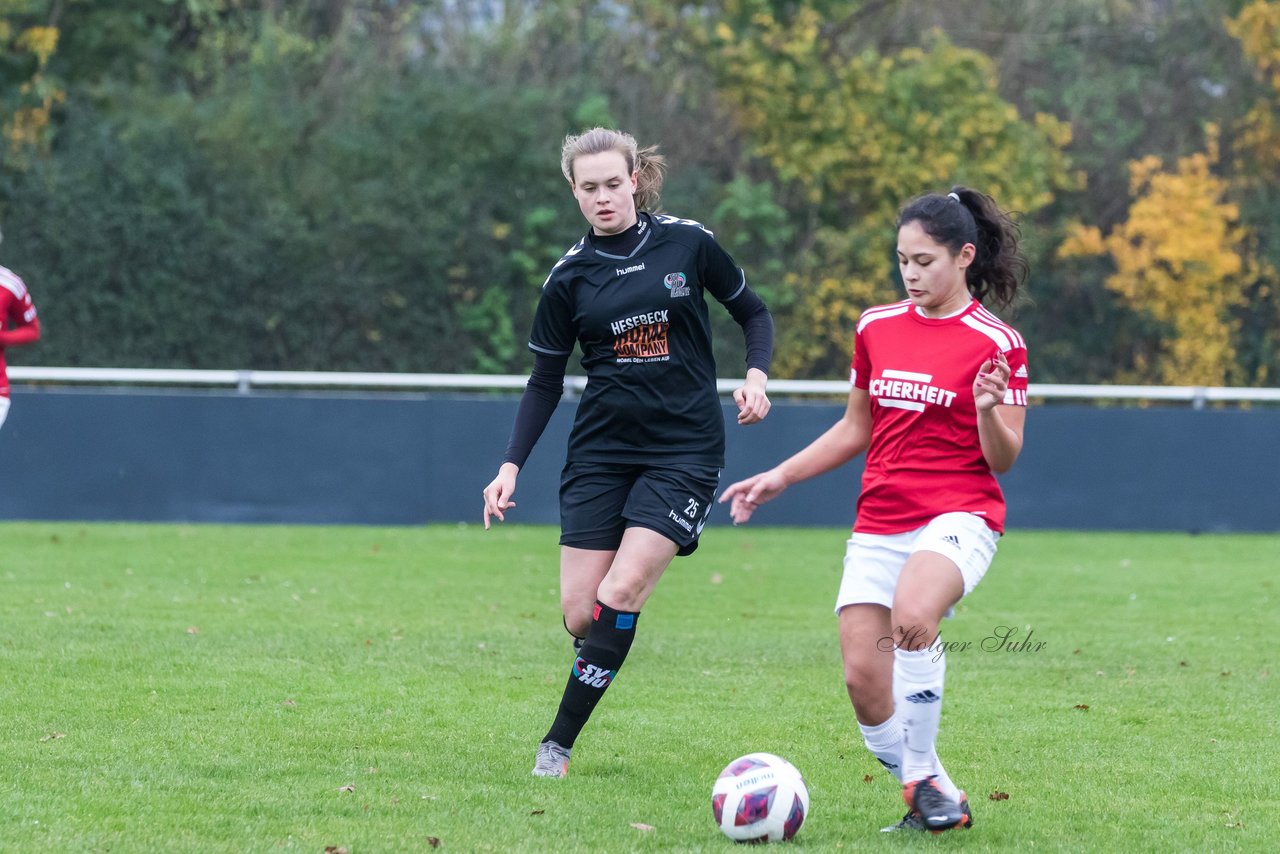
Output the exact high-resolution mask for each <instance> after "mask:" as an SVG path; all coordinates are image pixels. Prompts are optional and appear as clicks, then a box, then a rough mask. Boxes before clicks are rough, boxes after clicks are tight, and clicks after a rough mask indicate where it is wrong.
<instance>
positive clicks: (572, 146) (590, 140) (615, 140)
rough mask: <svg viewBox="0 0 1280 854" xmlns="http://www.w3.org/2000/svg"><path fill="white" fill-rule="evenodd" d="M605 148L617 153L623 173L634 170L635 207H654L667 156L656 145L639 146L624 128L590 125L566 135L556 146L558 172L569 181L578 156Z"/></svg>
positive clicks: (643, 208)
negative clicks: (621, 161) (560, 143)
mask: <svg viewBox="0 0 1280 854" xmlns="http://www.w3.org/2000/svg"><path fill="white" fill-rule="evenodd" d="M606 151H616V152H618V153H619V154H621V155H622V156H623V158H624V159H625V160H626V161H627V172H628V173H631V172H635V173H636V191H635V194H634V198H635V201H636V210H644V211H652V210H657V207H658V194H659V192H660V191H661V190H662V179H663V178H665V177H666V174H667V158H665V157H663V156H662V155H661V154H659V153H658V146H656V145H651V146H649V147H648V148H640V147H639V146H638V145H637V143H636V140H635V137H633V136H632V135H631V134H629V133H626V132H625V131H620V130H610V129H608V128H592V129H591V130H588V131H583V132H582V133H580V134H570V135H569V136H566V137H565V138H564V146H563V147H562V148H561V149H560V171H561V172H563V173H564V177H565V180H567V181H568V182H569V183H570V184H572V183H573V163H574V161H575V160H577V159H578V158H579V157H583V156H585V155H588V154H602V153H604V152H606Z"/></svg>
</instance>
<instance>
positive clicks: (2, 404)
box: [0, 397, 9, 427]
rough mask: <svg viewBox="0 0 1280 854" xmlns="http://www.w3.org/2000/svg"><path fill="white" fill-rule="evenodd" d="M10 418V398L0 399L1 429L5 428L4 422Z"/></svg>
mask: <svg viewBox="0 0 1280 854" xmlns="http://www.w3.org/2000/svg"><path fill="white" fill-rule="evenodd" d="M8 417H9V398H7V397H0V427H3V426H4V420H5V419H6V418H8Z"/></svg>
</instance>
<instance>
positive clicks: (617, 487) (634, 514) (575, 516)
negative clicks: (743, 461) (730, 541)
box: [560, 463, 720, 555]
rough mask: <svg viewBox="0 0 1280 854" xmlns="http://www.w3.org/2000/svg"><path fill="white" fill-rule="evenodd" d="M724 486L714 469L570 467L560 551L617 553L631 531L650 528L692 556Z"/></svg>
mask: <svg viewBox="0 0 1280 854" xmlns="http://www.w3.org/2000/svg"><path fill="white" fill-rule="evenodd" d="M719 486H720V469H718V468H716V467H715V466H699V465H681V466H647V465H611V464H609V463H567V464H566V465H565V467H564V471H563V472H562V473H561V475H560V545H562V546H572V547H573V548H577V549H598V550H602V551H612V550H614V549H616V548H618V546H619V545H620V544H621V543H622V533H623V531H625V530H626V529H627V528H649V529H650V530H653V531H657V532H658V533H659V534H662V535H663V536H664V537H666V538H667V539H669V540H671V541H672V542H674V543H675V544H676V545H678V546H679V547H680V550H679V551H678V552H677V554H681V555H689V554H693V551H694V549H696V548H697V547H698V535H700V534H701V533H702V526H703V525H705V524H706V522H707V516H708V515H709V514H710V513H711V505H712V504H714V503H715V499H716V491H717V490H718V489H719Z"/></svg>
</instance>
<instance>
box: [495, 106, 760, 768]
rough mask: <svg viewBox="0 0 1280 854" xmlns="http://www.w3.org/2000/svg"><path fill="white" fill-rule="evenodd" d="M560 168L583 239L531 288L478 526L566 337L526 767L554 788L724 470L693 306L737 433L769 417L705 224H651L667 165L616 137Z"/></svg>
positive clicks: (711, 378) (544, 398)
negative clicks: (550, 557) (737, 375)
mask: <svg viewBox="0 0 1280 854" xmlns="http://www.w3.org/2000/svg"><path fill="white" fill-rule="evenodd" d="M560 165H561V169H562V170H563V172H564V176H565V178H567V179H568V181H569V185H570V187H572V189H573V195H574V198H576V199H577V200H578V207H579V208H580V209H581V210H582V215H583V216H584V217H585V218H586V220H587V222H588V223H590V225H591V228H590V230H588V232H587V234H586V236H585V237H583V238H582V239H581V240H579V241H578V243H577V244H576V245H574V247H573V248H572V249H570V250H569V251H568V252H566V253H565V255H564V257H563V258H561V259H560V260H559V261H558V262H557V263H556V265H555V266H554V267H553V268H552V270H551V275H549V276H548V277H547V280H546V282H545V283H543V286H542V297H541V300H540V302H539V303H538V310H537V314H536V315H535V317H534V322H533V331H532V333H531V334H530V337H529V349H530V350H532V351H533V353H534V365H533V371H532V374H531V375H530V377H529V384H528V386H527V387H526V389H525V392H524V395H523V397H522V398H521V400H520V406H519V409H518V410H517V413H516V422H515V426H514V428H513V429H512V432H511V440H510V442H509V443H508V445H507V451H506V454H505V456H504V458H503V460H504V461H503V463H502V465H501V466H500V467H499V469H498V475H497V477H495V478H494V479H493V482H492V483H490V484H489V485H488V486H486V487H485V489H484V526H485V528H486V529H487V528H488V527H489V523H490V519H491V517H492V518H497V519H499V520H505V519H506V516H505V513H506V511H507V510H508V509H510V508H511V507H514V506H515V502H514V501H512V500H511V497H512V495H513V494H514V493H515V489H516V476H517V474H518V473H519V471H520V468H521V466H523V465H524V463H525V460H526V459H527V458H528V456H529V452H530V451H531V450H532V449H533V446H534V443H535V442H537V440H538V437H539V436H541V435H542V431H543V429H544V428H545V427H546V425H547V422H548V421H549V420H550V418H551V415H552V413H553V412H554V411H555V408H556V405H557V403H559V401H560V397H561V395H562V394H563V391H564V375H565V366H566V364H567V363H568V361H569V356H570V355H571V354H572V352H573V348H574V343H575V342H577V345H578V346H579V347H580V348H581V350H582V367H583V369H584V370H585V371H586V373H587V386H586V390H585V391H584V392H583V395H582V399H581V401H580V402H579V404H578V412H577V417H576V419H575V421H574V425H573V431H572V433H571V435H570V437H569V448H568V454H567V457H566V463H565V467H564V471H563V472H562V474H561V479H560V528H561V533H560V546H561V549H560V605H561V609H562V610H563V612H564V625H565V628H566V629H568V630H569V633H570V634H571V635H573V636H574V639H575V640H574V647H575V649H576V655H575V657H574V662H573V668H572V671H571V673H570V675H569V681H568V684H567V685H566V687H565V690H564V696H563V698H562V699H561V701H560V709H559V712H558V713H557V714H556V718H555V722H554V723H553V724H552V725H551V729H550V731H549V732H548V733H547V735H546V737H545V738H544V739H543V740H542V743H541V744H540V745H539V746H538V752H537V759H536V763H535V765H534V768H533V773H534V774H535V775H536V776H540V777H563V776H564V775H565V773H566V771H567V769H568V765H569V754H570V751H571V750H572V749H573V745H574V742H575V741H576V740H577V738H578V734H579V733H580V732H581V731H582V728H583V726H584V725H585V724H586V722H587V719H588V718H589V717H590V716H591V711H592V709H594V708H595V705H596V703H597V702H599V700H600V697H601V696H602V695H603V694H604V691H605V689H606V688H608V687H609V683H610V682H612V681H613V679H614V677H615V676H616V674H617V672H618V668H619V667H621V666H622V662H623V660H624V659H625V658H626V657H627V652H628V651H629V650H630V648H631V643H632V640H633V639H634V638H635V629H636V622H637V620H638V619H639V616H640V608H641V607H642V606H643V605H644V602H645V600H646V599H648V597H649V594H650V593H652V592H653V588H654V586H655V585H656V584H657V583H658V579H659V578H660V577H661V576H662V573H663V571H664V570H666V568H667V566H668V564H670V563H671V560H672V558H674V557H675V556H676V555H677V554H679V555H687V554H691V553H692V552H693V550H694V549H696V548H697V546H698V536H699V534H701V532H702V526H703V525H704V524H705V523H706V520H707V514H708V512H709V511H710V510H711V505H712V503H713V502H714V500H715V493H716V489H717V487H718V483H719V479H720V469H721V467H722V466H723V465H724V418H723V415H722V413H721V408H720V400H719V396H718V395H717V393H716V369H715V360H714V358H713V357H712V353H711V327H710V320H709V318H708V314H707V304H706V301H705V299H704V295H705V294H710V295H711V296H712V297H714V298H715V299H716V300H717V301H719V302H720V303H722V304H723V305H724V306H725V308H727V309H728V310H729V313H730V314H731V315H732V316H733V318H734V320H736V321H737V322H738V323H739V325H741V326H742V329H743V332H744V334H745V337H746V349H747V374H746V382H745V383H744V385H743V386H742V387H741V388H738V389H737V390H736V391H734V393H733V399H734V401H735V403H737V406H738V423H739V424H743V425H746V424H755V423H756V422H758V421H760V420H761V419H763V418H764V417H765V416H766V415H767V414H768V413H769V398H768V396H767V395H766V394H765V384H766V382H767V381H768V372H769V362H770V360H771V358H772V354H773V317H772V316H771V315H770V314H769V310H768V308H767V307H766V306H765V304H764V302H762V301H761V299H760V298H759V297H758V296H757V295H756V294H755V293H754V292H753V291H752V290H751V289H750V288H749V287H748V286H747V281H746V276H745V275H744V274H743V272H742V270H740V269H739V268H738V267H737V266H736V265H735V264H734V262H733V259H732V258H730V257H729V254H728V253H727V252H725V251H724V249H722V248H721V247H720V245H719V244H718V243H717V242H716V240H715V238H714V237H713V236H712V234H711V232H709V231H707V230H706V229H705V228H703V227H702V226H701V225H699V224H698V223H696V222H692V221H690V220H683V219H678V218H675V217H670V216H663V215H658V214H653V213H649V212H648V211H649V210H650V209H652V208H654V207H655V206H656V203H657V200H658V191H659V189H660V188H661V185H662V178H663V170H664V163H663V159H662V158H661V157H660V156H658V155H657V154H656V153H655V149H654V148H647V149H644V150H639V149H638V147H637V145H636V141H635V139H634V138H632V137H631V136H630V135H629V134H626V133H623V132H621V131H616V130H607V129H603V128H594V129H592V130H589V131H587V132H585V133H583V134H580V135H577V136H569V137H567V138H566V139H565V142H564V147H563V150H562V152H561V161H560Z"/></svg>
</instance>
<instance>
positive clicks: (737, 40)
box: [712, 0, 1074, 376]
mask: <svg viewBox="0 0 1280 854" xmlns="http://www.w3.org/2000/svg"><path fill="white" fill-rule="evenodd" d="M729 5H730V7H731V8H734V7H735V6H734V4H729ZM845 5H846V6H850V7H851V8H849V9H848V11H847V14H854V13H855V12H856V11H857V9H856V5H857V4H845ZM766 6H767V4H762V3H758V2H756V3H752V2H750V0H748V2H745V3H744V4H742V11H744V12H745V10H746V8H747V7H750V8H752V9H753V10H754V11H753V12H752V14H750V15H749V16H748V15H742V14H740V15H739V17H747V18H748V19H749V21H750V23H749V25H747V26H746V27H744V28H743V29H741V30H735V29H734V28H733V27H732V26H731V25H730V24H729V23H727V22H724V21H722V22H720V23H719V24H718V25H717V27H716V28H715V32H714V37H713V41H712V45H713V46H714V48H715V51H716V53H715V64H716V67H717V70H718V72H719V74H720V87H721V88H720V93H721V96H722V97H723V98H725V99H726V100H727V101H728V102H729V103H730V104H732V106H733V107H734V116H735V119H736V121H737V123H738V126H739V127H740V128H741V130H742V131H743V132H744V133H745V134H746V137H747V139H748V141H749V145H750V147H751V150H752V152H753V153H754V154H756V155H757V156H759V157H760V158H763V159H764V160H765V161H767V162H768V163H769V164H770V166H771V167H772V168H773V170H774V172H775V173H776V174H777V176H778V179H779V180H780V181H782V182H785V183H794V184H795V185H797V186H798V187H799V188H801V190H802V193H803V195H802V199H803V203H804V208H806V209H807V210H806V211H805V212H806V213H807V214H808V217H807V218H808V222H809V229H808V231H807V232H806V233H805V234H804V235H802V238H801V245H800V246H798V247H797V251H796V252H795V253H794V254H793V255H792V258H793V263H792V265H791V266H790V267H789V269H788V271H787V273H786V279H785V281H786V285H787V287H788V288H791V289H793V290H794V291H795V292H796V294H797V296H796V298H795V308H794V311H793V312H791V313H789V314H788V316H787V321H788V323H787V325H786V326H785V327H784V338H783V343H784V346H783V347H782V348H781V350H780V358H779V360H778V364H779V367H780V368H781V369H782V371H783V372H784V373H786V374H788V375H797V376H798V375H807V374H812V375H818V376H832V375H839V374H841V373H842V372H843V370H844V368H845V367H847V364H848V359H849V348H850V342H851V339H852V329H853V327H854V326H855V325H856V321H857V317H858V315H859V313H860V312H861V311H862V310H863V309H864V308H866V307H867V306H868V305H871V304H873V303H875V302H884V301H888V300H891V299H895V298H897V296H896V288H895V286H894V280H893V278H892V275H893V265H892V260H891V259H892V258H893V240H894V233H893V223H894V219H895V216H896V212H897V210H898V208H899V207H900V206H901V204H902V203H904V202H905V201H906V200H908V199H909V198H911V197H912V196H915V195H917V194H919V193H922V192H929V191H935V192H936V191H943V192H945V191H946V190H948V189H950V187H951V186H952V185H953V184H963V185H966V186H971V187H975V188H978V189H981V190H983V191H985V192H988V193H990V194H992V195H994V196H995V197H996V198H997V199H999V200H1000V201H1001V203H1002V204H1003V205H1004V206H1005V207H1007V208H1012V209H1016V210H1020V211H1023V212H1033V211H1035V210H1038V209H1040V208H1042V207H1044V206H1045V205H1046V204H1048V203H1049V202H1050V201H1051V200H1052V199H1053V197H1054V194H1055V192H1057V191H1060V190H1064V189H1068V188H1070V187H1072V186H1073V185H1074V183H1073V181H1074V179H1073V176H1072V175H1071V173H1070V171H1069V169H1068V166H1067V162H1066V159H1065V157H1064V156H1063V155H1062V147H1063V146H1064V145H1065V144H1066V142H1067V141H1068V140H1069V138H1070V131H1069V129H1068V128H1067V127H1066V126H1065V125H1063V124H1062V123H1060V122H1058V121H1056V120H1055V119H1053V118H1052V117H1051V116H1047V115H1037V116H1034V117H1032V119H1031V120H1029V121H1028V120H1023V119H1022V118H1021V117H1020V116H1019V115H1018V112H1017V110H1016V109H1015V108H1014V107H1013V106H1012V105H1010V104H1009V103H1007V102H1005V101H1004V100H1002V99H1001V98H1000V96H999V95H998V93H997V91H996V80H995V76H994V73H993V68H992V66H991V63H990V61H989V60H987V59H986V58H985V57H983V56H982V55H981V54H979V53H977V52H975V51H972V50H968V49H964V48H959V47H956V46H955V45H954V44H952V43H951V42H950V40H948V39H947V38H946V36H945V35H944V34H942V33H934V34H932V35H931V36H930V37H929V39H928V41H927V43H926V44H925V45H924V46H923V47H921V48H908V49H906V50H902V51H899V52H897V53H896V54H894V55H888V56H886V55H882V54H880V53H878V52H876V51H875V50H872V49H861V50H848V49H845V46H843V45H842V44H841V43H840V42H839V40H838V39H837V38H836V36H837V35H838V33H839V32H840V31H841V30H840V28H839V27H833V26H832V25H831V24H830V23H827V22H825V21H824V19H823V18H822V17H821V16H820V15H819V14H818V13H817V11H816V10H814V9H812V8H810V7H807V6H806V7H801V8H797V9H795V10H794V11H793V13H792V14H791V15H790V16H789V17H787V18H786V19H780V18H778V17H775V16H774V15H773V14H772V13H771V12H770V11H769V10H768V9H767V8H766Z"/></svg>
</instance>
